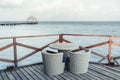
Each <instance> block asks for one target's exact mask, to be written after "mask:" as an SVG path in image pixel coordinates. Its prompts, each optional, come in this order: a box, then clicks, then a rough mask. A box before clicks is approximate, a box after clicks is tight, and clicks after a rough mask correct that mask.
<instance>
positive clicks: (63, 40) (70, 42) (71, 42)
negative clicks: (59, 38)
mask: <svg viewBox="0 0 120 80" xmlns="http://www.w3.org/2000/svg"><path fill="white" fill-rule="evenodd" d="M63 41H64V42H67V43H72V42H71V41H68V40H66V39H63Z"/></svg>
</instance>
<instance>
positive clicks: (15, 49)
mask: <svg viewBox="0 0 120 80" xmlns="http://www.w3.org/2000/svg"><path fill="white" fill-rule="evenodd" d="M13 50H14V64H15V67H17V46H16V38H13Z"/></svg>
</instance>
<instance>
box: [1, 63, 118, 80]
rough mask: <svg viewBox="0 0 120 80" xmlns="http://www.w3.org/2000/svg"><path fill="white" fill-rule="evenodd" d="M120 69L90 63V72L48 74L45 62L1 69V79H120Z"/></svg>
mask: <svg viewBox="0 0 120 80" xmlns="http://www.w3.org/2000/svg"><path fill="white" fill-rule="evenodd" d="M119 79H120V69H118V67H117V68H116V67H115V68H114V67H110V66H106V65H96V64H90V65H89V68H88V72H87V73H84V74H78V75H77V74H73V73H70V72H69V71H66V70H65V71H64V73H62V74H59V75H53V76H50V75H47V74H46V73H45V69H44V66H43V64H38V65H31V66H27V67H21V68H17V69H15V70H12V71H0V80H119Z"/></svg>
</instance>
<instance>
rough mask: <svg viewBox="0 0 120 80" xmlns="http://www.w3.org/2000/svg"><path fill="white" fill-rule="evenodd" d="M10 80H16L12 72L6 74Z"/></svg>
mask: <svg viewBox="0 0 120 80" xmlns="http://www.w3.org/2000/svg"><path fill="white" fill-rule="evenodd" d="M6 74H7V76H8V77H9V79H10V80H15V78H14V76H13V75H12V74H11V73H10V72H6Z"/></svg>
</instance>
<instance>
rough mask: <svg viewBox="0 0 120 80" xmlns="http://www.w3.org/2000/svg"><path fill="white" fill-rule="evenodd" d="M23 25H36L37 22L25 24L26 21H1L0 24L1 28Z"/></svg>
mask: <svg viewBox="0 0 120 80" xmlns="http://www.w3.org/2000/svg"><path fill="white" fill-rule="evenodd" d="M23 24H38V22H26V21H2V22H0V25H1V26H14V25H23Z"/></svg>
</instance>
